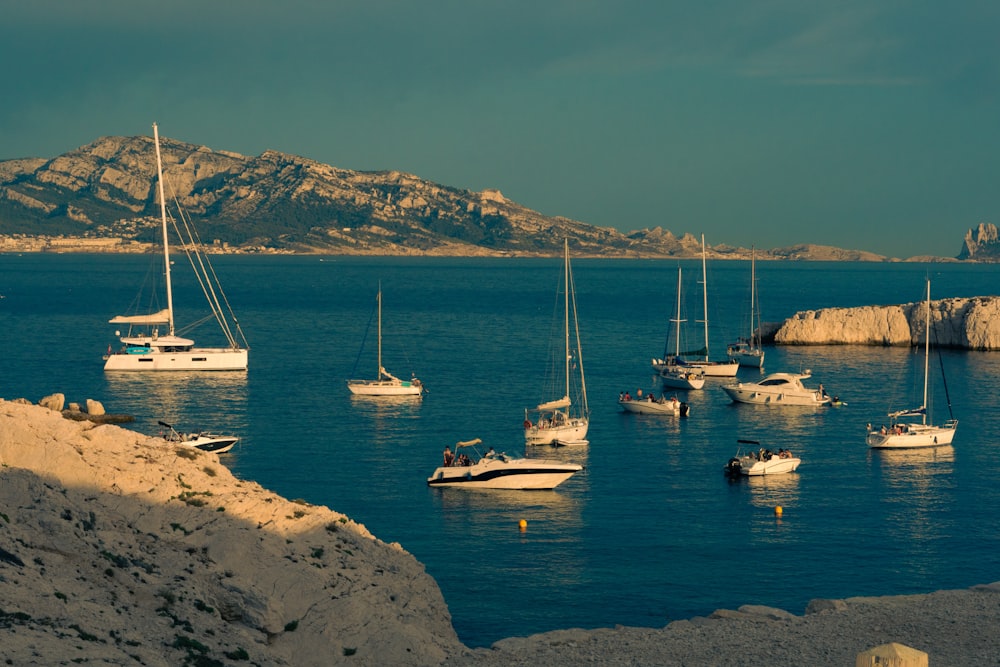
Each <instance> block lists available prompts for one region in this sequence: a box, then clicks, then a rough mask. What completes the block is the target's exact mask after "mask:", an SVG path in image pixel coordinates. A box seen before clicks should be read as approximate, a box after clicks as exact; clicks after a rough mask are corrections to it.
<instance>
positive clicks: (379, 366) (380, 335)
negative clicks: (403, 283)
mask: <svg viewBox="0 0 1000 667" xmlns="http://www.w3.org/2000/svg"><path fill="white" fill-rule="evenodd" d="M375 377H376V378H377V379H379V380H381V379H382V281H381V280H380V281H378V375H376V376H375Z"/></svg>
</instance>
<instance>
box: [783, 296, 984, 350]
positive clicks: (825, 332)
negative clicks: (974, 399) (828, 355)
mask: <svg viewBox="0 0 1000 667" xmlns="http://www.w3.org/2000/svg"><path fill="white" fill-rule="evenodd" d="M926 312H927V311H926V310H925V309H924V302H923V301H920V302H917V303H907V304H903V305H899V306H862V307H859V308H823V309H820V310H806V311H802V312H798V313H796V314H795V315H793V316H792V317H790V318H789V319H787V320H785V322H784V323H783V324H782V325H781V326H780V327H779V328H778V330H777V332H776V333H775V334H774V342H775V343H776V344H778V345H902V346H910V345H918V344H919V345H923V343H924V340H925V336H924V332H925V329H926V327H925V316H926ZM931 345H936V346H942V347H954V348H961V349H968V350H1000V297H992V296H985V297H973V298H953V299H940V300H937V301H931Z"/></svg>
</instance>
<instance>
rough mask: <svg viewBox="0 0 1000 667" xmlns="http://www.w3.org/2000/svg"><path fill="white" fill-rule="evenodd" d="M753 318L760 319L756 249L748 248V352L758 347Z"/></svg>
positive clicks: (753, 247)
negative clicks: (758, 311)
mask: <svg viewBox="0 0 1000 667" xmlns="http://www.w3.org/2000/svg"><path fill="white" fill-rule="evenodd" d="M754 316H756V317H757V319H758V320H759V319H760V315H759V314H758V313H757V248H756V247H755V246H750V350H751V351H753V350H755V349H757V348H759V347H760V345H759V344H756V342H755V341H756V338H757V336H756V334H755V333H754V332H755V331H756V327H755V326H754Z"/></svg>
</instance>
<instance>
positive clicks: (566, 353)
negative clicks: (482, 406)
mask: <svg viewBox="0 0 1000 667" xmlns="http://www.w3.org/2000/svg"><path fill="white" fill-rule="evenodd" d="M559 285H560V287H562V288H563V290H562V300H563V312H562V319H563V322H562V325H563V326H562V334H561V336H560V338H561V341H560V342H561V343H562V344H561V345H559V348H560V352H559V353H558V355H557V359H558V362H557V363H555V364H553V365H551V366H550V368H552V369H553V371H554V375H550V377H549V378H548V380H549V381H548V382H547V383H546V387H547V392H548V393H547V396H549V397H552V396H555V397H556V398H553V399H552V400H548V401H545V402H544V403H540V404H538V405H537V406H536V407H534V408H530V409H525V411H524V422H523V426H524V442H525V444H526V445H554V446H564V445H578V446H582V445H587V444H589V441H588V440H587V430H588V429H589V428H590V407H589V405H588V404H587V382H586V380H585V378H584V374H583V348H582V346H581V344H580V323H579V320H578V317H577V310H576V289H575V285H574V282H573V269H572V267H571V266H570V261H569V239H563V276H562V280H561V281H560V284H559ZM557 290H558V288H557ZM571 341H573V343H574V344H571ZM553 349H555V348H553ZM560 357H561V358H560ZM560 394H561V396H560Z"/></svg>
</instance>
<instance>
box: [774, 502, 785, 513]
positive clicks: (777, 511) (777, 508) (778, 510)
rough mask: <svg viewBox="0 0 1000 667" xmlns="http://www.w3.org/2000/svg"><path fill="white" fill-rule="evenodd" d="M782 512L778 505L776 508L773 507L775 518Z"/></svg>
mask: <svg viewBox="0 0 1000 667" xmlns="http://www.w3.org/2000/svg"><path fill="white" fill-rule="evenodd" d="M783 511H784V510H783V509H781V505H778V506H777V507H775V508H774V514H775V516H781V513H782V512H783Z"/></svg>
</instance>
